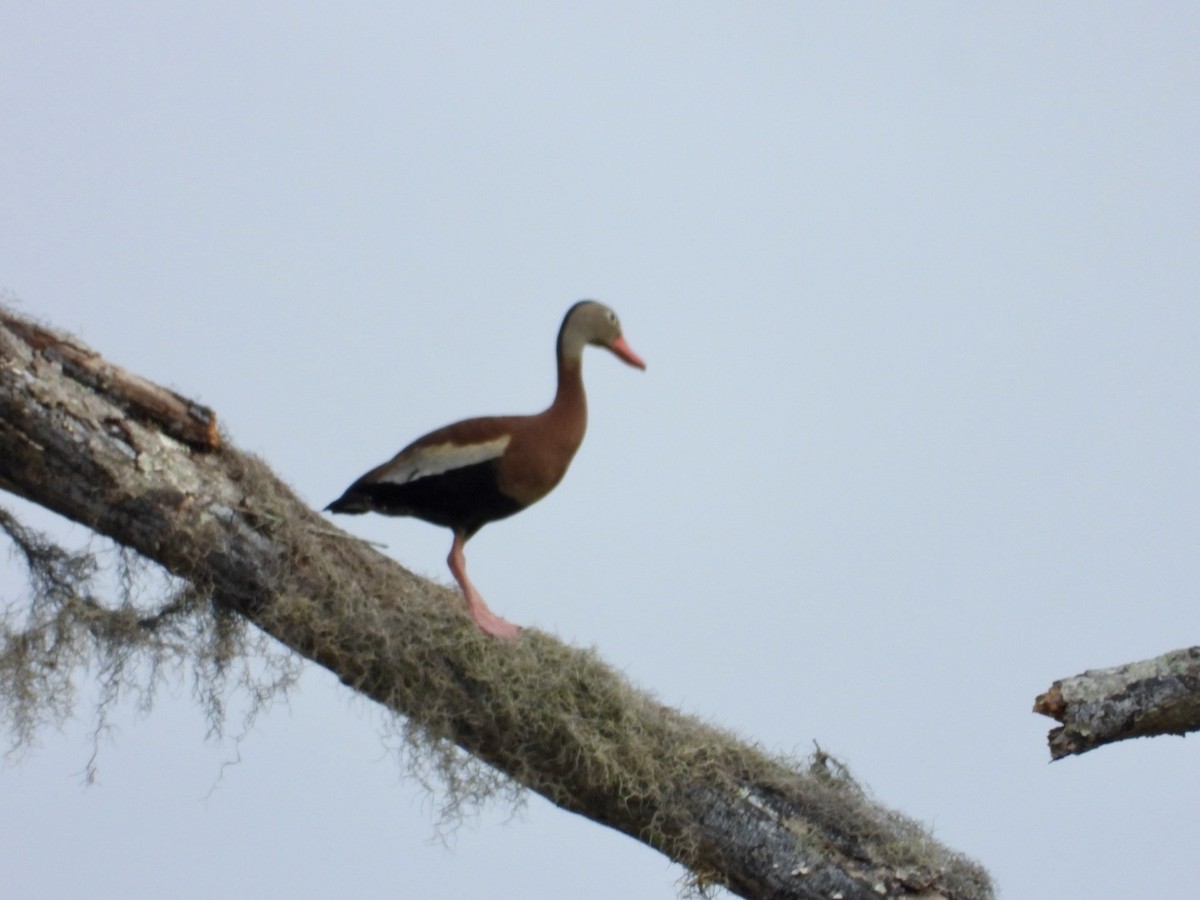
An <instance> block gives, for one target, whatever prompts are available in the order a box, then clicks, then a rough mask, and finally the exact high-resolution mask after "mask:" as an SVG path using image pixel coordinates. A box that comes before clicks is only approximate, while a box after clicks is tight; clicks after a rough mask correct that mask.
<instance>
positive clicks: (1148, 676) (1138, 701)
mask: <svg viewBox="0 0 1200 900" xmlns="http://www.w3.org/2000/svg"><path fill="white" fill-rule="evenodd" d="M1033 711H1034V712H1036V713H1041V714H1042V715H1044V716H1049V717H1050V718H1052V719H1057V720H1058V721H1059V722H1062V723H1063V724H1062V726H1061V727H1059V728H1053V729H1051V730H1050V734H1049V743H1050V757H1051V759H1062V758H1063V757H1064V756H1071V755H1072V754H1079V753H1086V752H1087V751H1089V750H1094V749H1095V748H1096V747H1099V746H1102V745H1103V744H1111V743H1113V742H1114V741H1123V740H1126V739H1128V738H1135V737H1151V736H1153V735H1158V734H1180V735H1182V734H1187V733H1188V732H1191V731H1200V647H1188V648H1187V649H1185V650H1174V651H1172V652H1171V653H1165V654H1163V655H1162V656H1159V657H1157V658H1155V659H1147V660H1143V661H1141V662H1135V663H1128V664H1127V665H1123V666H1115V667H1114V668H1111V669H1090V670H1088V671H1087V672H1084V673H1083V674H1082V675H1076V676H1074V677H1072V678H1064V679H1062V680H1061V681H1056V682H1054V684H1052V685H1051V686H1050V690H1048V691H1047V692H1046V693H1044V694H1041V695H1039V696H1038V698H1037V699H1036V700H1035V701H1034V703H1033Z"/></svg>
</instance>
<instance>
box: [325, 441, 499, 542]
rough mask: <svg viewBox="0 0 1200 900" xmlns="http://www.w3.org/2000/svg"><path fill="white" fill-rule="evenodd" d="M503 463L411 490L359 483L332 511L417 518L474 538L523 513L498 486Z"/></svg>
mask: <svg viewBox="0 0 1200 900" xmlns="http://www.w3.org/2000/svg"><path fill="white" fill-rule="evenodd" d="M497 463H498V460H494V459H490V460H488V461H486V462H481V463H475V464H474V465H470V466H463V467H462V468H461V469H452V470H451V471H449V472H442V473H441V474H439V475H429V476H427V477H425V478H418V479H417V480H416V481H409V482H407V483H405V484H394V483H390V482H386V481H376V482H369V483H366V484H360V483H355V484H353V485H351V486H350V488H349V489H348V490H347V491H346V493H344V494H343V495H342V496H341V497H339V498H338V499H337V500H334V501H333V503H331V504H329V506H327V507H326V509H329V510H332V511H333V512H350V513H358V512H377V513H382V514H383V515H385V516H413V517H415V518H418V519H424V520H425V521H426V522H432V523H433V524H435V525H443V526H445V527H446V528H453V529H454V530H455V531H462V532H463V533H465V535H466V536H467V537H470V536H471V535H472V534H474V533H475V532H476V531H478V530H479V529H480V528H482V527H483V526H484V525H486V524H487V523H488V522H494V521H496V520H497V519H503V518H505V517H506V516H511V515H512V514H513V513H515V512H518V511H519V510H520V509H521V504H520V503H518V502H517V501H516V500H514V499H513V498H512V497H509V496H507V495H506V494H503V493H501V491H500V488H499V487H498V486H497V480H496V474H497Z"/></svg>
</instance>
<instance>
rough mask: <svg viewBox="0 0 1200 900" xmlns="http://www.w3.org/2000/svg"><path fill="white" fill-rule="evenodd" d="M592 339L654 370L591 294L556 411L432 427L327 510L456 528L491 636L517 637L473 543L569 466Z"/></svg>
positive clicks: (569, 327)
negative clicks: (474, 558) (475, 570)
mask: <svg viewBox="0 0 1200 900" xmlns="http://www.w3.org/2000/svg"><path fill="white" fill-rule="evenodd" d="M587 344H595V345H597V346H599V347H607V348H608V349H609V350H611V351H612V352H613V353H615V354H616V355H617V356H619V357H620V358H621V359H623V360H625V362H627V363H629V364H630V365H631V366H637V367H638V368H639V369H644V368H646V364H645V363H644V362H642V360H641V358H640V357H639V356H638V355H637V354H636V353H634V352H633V351H632V350H631V349H629V345H628V344H627V343H625V338H624V337H622V335H621V323H620V322H619V321H618V320H617V314H616V313H614V312H613V311H612V310H611V309H609V308H608V307H607V306H605V305H603V304H602V303H596V302H595V301H594V300H582V301H580V302H579V303H576V304H575V305H574V306H572V307H571V308H570V309H569V310H567V315H566V317H565V318H564V319H563V322H562V327H561V328H559V330H558V390H557V391H556V392H555V394H554V402H553V403H551V404H550V406H549V408H548V409H546V410H545V411H544V412H540V413H538V414H537V415H534V416H488V417H486V418H479V419H465V420H463V421H462V422H456V423H454V424H453V425H447V426H445V427H444V428H439V429H437V430H436V431H431V432H430V433H429V434H427V435H425V436H424V437H421V438H417V439H416V440H415V441H413V442H412V443H411V444H409V445H408V446H407V447H405V448H404V449H403V450H401V451H400V452H399V453H397V454H396V455H395V456H394V457H393V458H392V459H391V460H390V461H388V462H385V463H384V464H383V465H381V466H379V467H377V468H374V469H372V470H371V471H370V472H368V473H367V474H365V475H363V476H362V477H361V478H360V479H358V481H356V482H354V484H352V485H350V487H348V488H347V489H346V492H345V493H344V494H342V496H340V497H339V498H338V499H336V500H334V501H333V502H332V503H330V504H329V505H328V506H327V507H325V508H326V509H327V510H331V511H332V512H338V513H365V512H378V513H383V514H384V515H388V516H415V517H416V518H418V519H424V520H425V521H426V522H432V523H433V524H435V525H444V526H446V527H447V528H450V529H453V531H454V543H453V545H452V546H451V548H450V557H449V559H448V560H447V562H448V563H449V564H450V572H451V573H452V574H453V575H454V580H455V581H457V582H458V585H459V587H461V588H462V592H463V596H464V597H465V598H466V601H467V608H468V610H469V611H470V613H471V618H473V619H474V620H475V622H476V623H477V624H478V625H479V627H480V628H482V629H483V630H484V631H486V632H487V633H488V634H493V635H496V636H498V637H505V638H511V637H515V636H516V634H517V632H518V631H519V630H520V629H519V628H518V627H517V626H516V625H514V624H512V623H511V622H507V621H505V620H504V619H502V618H500V617H499V616H497V615H496V614H495V613H493V612H492V611H491V610H490V609H488V606H487V604H486V603H484V602H483V597H481V596H480V595H479V591H477V590H476V589H475V585H473V584H471V580H470V579H469V578H468V577H467V561H466V557H465V556H464V555H463V545H464V544H466V542H467V540H468V539H469V538H470V537H471V536H472V535H473V534H475V532H477V531H478V530H479V529H480V528H482V527H483V526H484V525H486V524H487V523H488V522H494V521H496V520H497V519H503V518H505V517H506V516H511V515H512V514H513V513H515V512H519V511H520V510H522V509H524V508H525V507H527V506H529V505H530V504H531V503H536V502H537V501H538V500H541V499H542V498H543V497H545V496H546V495H547V494H548V493H550V491H551V490H553V488H554V486H555V485H556V484H558V483H559V482H560V481H561V480H562V477H563V475H565V474H566V472H567V466H569V465H570V464H571V458H572V457H573V456H574V455H575V451H576V450H578V449H579V445H580V444H581V443H582V442H583V432H584V430H585V429H586V428H587V399H586V398H585V396H584V393H583V377H582V375H581V373H580V369H581V364H582V361H583V348H584V347H585V346H586V345H587Z"/></svg>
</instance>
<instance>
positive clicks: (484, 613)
mask: <svg viewBox="0 0 1200 900" xmlns="http://www.w3.org/2000/svg"><path fill="white" fill-rule="evenodd" d="M470 612H471V618H472V619H474V620H475V624H476V625H478V626H479V628H480V630H481V631H483V632H484V634H490V635H492V636H493V637H498V638H504V639H505V640H512V639H513V638H515V637H516V636H517V635H518V634H520V633H521V626H520V625H514V624H513V623H512V622H509V621H508V620H507V619H502V618H500V617H499V616H498V615H496V614H495V613H494V612H492V611H491V610H490V609H488V608H487V607H484V608H482V609H479V608H478V607H472V608H471V610H470Z"/></svg>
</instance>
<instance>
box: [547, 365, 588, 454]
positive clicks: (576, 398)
mask: <svg viewBox="0 0 1200 900" xmlns="http://www.w3.org/2000/svg"><path fill="white" fill-rule="evenodd" d="M542 415H544V416H546V418H548V419H554V420H556V421H557V422H558V423H559V424H558V426H557V430H558V433H559V434H561V435H563V436H564V437H565V438H566V439H567V441H568V443H571V444H574V445H575V446H576V447H577V446H579V443H580V442H582V441H583V433H584V431H585V430H586V429H587V396H586V395H585V394H584V392H583V372H582V366H581V359H580V358H579V357H575V358H574V359H571V358H570V357H569V356H564V355H563V354H562V353H561V352H560V353H559V354H558V389H557V390H556V391H555V392H554V402H553V403H551V404H550V408H549V409H547V410H546V411H545V412H544V413H543V414H542Z"/></svg>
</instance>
